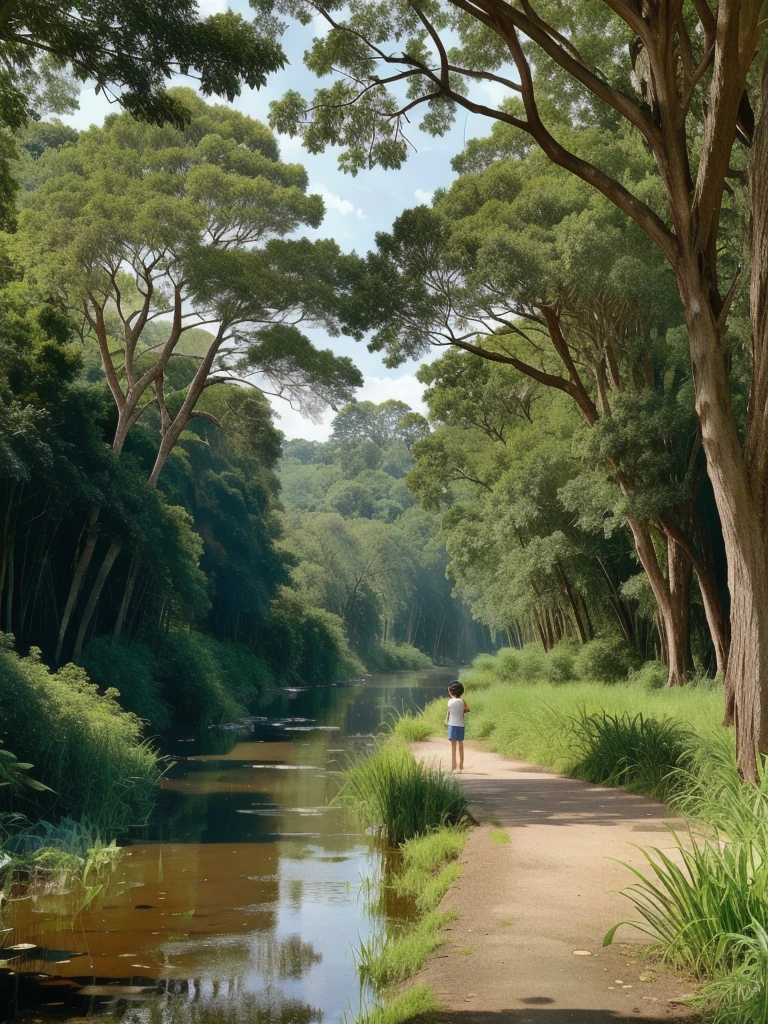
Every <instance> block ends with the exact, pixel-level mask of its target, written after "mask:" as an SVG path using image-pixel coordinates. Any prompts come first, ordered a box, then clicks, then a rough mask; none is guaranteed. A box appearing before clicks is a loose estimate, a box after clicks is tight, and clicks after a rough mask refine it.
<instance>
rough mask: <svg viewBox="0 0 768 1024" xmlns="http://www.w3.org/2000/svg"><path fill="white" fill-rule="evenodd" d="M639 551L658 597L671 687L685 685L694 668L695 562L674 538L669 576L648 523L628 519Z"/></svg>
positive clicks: (669, 552)
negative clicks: (692, 612) (692, 605)
mask: <svg viewBox="0 0 768 1024" xmlns="http://www.w3.org/2000/svg"><path fill="white" fill-rule="evenodd" d="M627 523H628V524H629V527H630V529H631V530H632V536H633V538H634V541H635V551H636V552H637V557H638V558H639V560H640V564H641V565H642V567H643V569H645V572H646V575H647V576H648V582H649V583H650V585H651V589H652V590H653V596H654V597H655V598H656V607H657V609H658V615H657V627H658V630H659V636H660V637H661V644H662V651H663V652H664V653H665V654H666V662H665V663H666V666H667V686H682V685H683V684H684V683H685V681H686V678H687V677H688V674H689V672H690V671H691V669H692V667H693V658H692V657H691V636H690V594H691V576H692V572H693V569H692V566H691V561H690V559H689V558H688V556H687V554H686V553H685V552H684V551H683V549H682V548H681V547H680V546H679V545H678V544H677V543H676V542H675V541H674V540H673V539H672V538H671V537H666V538H665V539H666V542H667V576H666V577H665V576H664V573H663V572H662V570H661V566H660V565H659V560H658V557H657V555H656V549H655V548H654V546H653V539H652V537H651V534H650V531H649V530H648V528H647V527H646V526H644V525H643V524H642V523H640V522H639V521H638V520H636V519H631V518H628V519H627Z"/></svg>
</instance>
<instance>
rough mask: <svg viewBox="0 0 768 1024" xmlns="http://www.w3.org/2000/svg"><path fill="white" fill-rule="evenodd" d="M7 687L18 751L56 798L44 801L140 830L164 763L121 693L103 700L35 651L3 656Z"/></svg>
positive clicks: (0, 712)
mask: <svg viewBox="0 0 768 1024" xmlns="http://www.w3.org/2000/svg"><path fill="white" fill-rule="evenodd" d="M0 682H1V684H2V685H0V720H2V722H3V725H4V728H6V729H7V730H8V733H7V735H8V736H12V737H13V745H14V749H15V752H16V754H17V755H18V756H19V757H21V758H24V759H25V760H29V761H32V762H33V763H34V765H35V772H36V774H37V776H38V777H39V779H40V781H41V782H42V783H43V784H44V785H46V786H48V787H50V789H51V791H52V792H51V793H50V794H44V793H40V794H39V796H38V802H39V803H40V804H41V805H42V806H43V807H47V808H49V809H55V810H56V812H57V813H59V814H76V815H82V816H84V817H86V818H87V819H88V820H89V821H90V822H92V823H93V825H94V826H96V827H99V828H101V829H102V830H103V831H114V830H122V829H124V828H125V827H127V826H128V825H131V824H138V823H139V822H140V821H141V820H142V818H143V817H144V816H145V815H146V813H147V811H148V809H149V807H150V805H151V800H152V791H153V787H154V785H155V782H156V781H157V778H158V775H159V773H160V762H159V760H158V756H157V754H156V752H155V751H154V750H153V749H152V748H151V747H150V746H149V745H148V744H147V743H145V742H143V741H142V738H141V725H140V722H139V720H138V719H137V718H136V717H135V716H134V715H132V714H130V713H128V712H125V711H123V710H122V709H121V708H120V706H119V705H118V704H117V702H116V699H115V695H114V692H113V691H107V692H106V693H105V694H104V695H100V694H99V693H98V691H97V689H96V687H95V685H93V684H92V683H91V682H89V680H88V677H87V676H86V674H85V672H84V671H83V669H81V668H77V667H75V666H74V665H67V666H65V667H64V668H62V669H61V670H60V671H59V672H56V673H51V672H50V671H49V670H48V669H47V668H46V667H45V665H43V664H42V662H41V661H40V658H39V652H36V651H35V650H33V651H32V652H31V653H30V656H29V657H27V658H19V657H18V656H17V655H15V654H14V653H12V651H10V650H7V649H3V650H0ZM2 793H3V791H2V790H0V799H3V797H2Z"/></svg>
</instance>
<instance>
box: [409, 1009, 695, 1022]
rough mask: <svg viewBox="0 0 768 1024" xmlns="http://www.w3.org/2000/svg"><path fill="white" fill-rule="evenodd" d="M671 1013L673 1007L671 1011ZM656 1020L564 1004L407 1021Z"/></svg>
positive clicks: (677, 1018) (681, 1018)
mask: <svg viewBox="0 0 768 1024" xmlns="http://www.w3.org/2000/svg"><path fill="white" fill-rule="evenodd" d="M673 1013H674V1011H673ZM668 1019H669V1021H670V1024H671V1022H672V1021H674V1024H694V1022H695V1021H697V1020H698V1017H696V1016H694V1015H690V1014H686V1013H685V1011H684V1010H683V1011H682V1013H681V1014H680V1013H674V1016H670V1017H669V1018H668ZM630 1022H632V1024H659V1018H658V1017H646V1016H644V1015H643V1014H642V1013H635V1012H632V1011H631V1010H628V1011H627V1012H626V1013H616V1012H614V1011H612V1010H572V1009H568V1008H567V1007H563V1008H562V1009H553V1008H551V1007H542V1006H526V1007H522V1008H521V1009H517V1010H498V1011H495V1012H493V1011H490V1010H438V1011H436V1012H435V1013H429V1014H420V1015H419V1016H418V1017H413V1018H411V1021H409V1022H408V1024H630Z"/></svg>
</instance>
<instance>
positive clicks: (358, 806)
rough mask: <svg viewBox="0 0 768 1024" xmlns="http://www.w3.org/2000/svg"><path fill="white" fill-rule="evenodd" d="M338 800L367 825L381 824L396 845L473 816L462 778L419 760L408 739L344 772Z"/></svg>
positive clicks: (392, 743)
mask: <svg viewBox="0 0 768 1024" xmlns="http://www.w3.org/2000/svg"><path fill="white" fill-rule="evenodd" d="M343 778H344V783H343V785H342V787H341V789H340V791H339V793H338V795H337V796H336V798H335V799H336V801H337V802H339V803H342V804H344V805H345V806H348V807H351V808H352V809H353V810H354V811H355V812H357V813H358V814H359V816H360V817H361V818H362V820H363V821H364V822H365V824H366V825H369V826H379V827H381V828H382V829H383V830H384V832H385V833H386V837H387V841H388V843H389V844H390V846H400V845H401V844H402V843H404V842H405V841H406V840H407V839H412V838H413V837H414V836H418V835H424V834H425V833H427V832H430V831H432V830H434V829H436V828H440V827H442V826H445V825H458V824H459V823H460V822H462V821H464V820H465V818H466V815H467V798H466V797H465V796H464V794H463V793H462V791H461V790H460V789H459V786H458V785H457V783H456V780H455V779H454V778H453V777H452V776H450V775H446V774H445V772H443V771H442V769H440V768H438V767H435V766H434V765H427V764H424V763H423V762H422V761H417V760H416V758H415V757H414V756H413V754H412V753H411V752H410V750H409V749H408V747H407V746H406V744H405V743H403V742H402V740H400V739H399V738H397V737H391V738H390V739H388V740H387V741H386V742H384V743H381V744H380V745H379V746H378V747H377V748H376V749H375V750H374V751H373V752H372V753H370V754H367V755H365V756H363V757H361V758H359V759H358V760H357V761H354V762H353V763H352V764H351V765H350V766H349V768H347V769H346V771H345V772H343Z"/></svg>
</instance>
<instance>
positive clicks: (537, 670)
mask: <svg viewBox="0 0 768 1024" xmlns="http://www.w3.org/2000/svg"><path fill="white" fill-rule="evenodd" d="M518 663H519V665H520V679H521V680H522V681H523V682H525V683H528V682H534V681H535V680H537V679H543V678H544V677H545V675H546V671H547V667H546V666H547V655H546V652H545V651H544V648H543V647H542V646H541V644H526V645H525V647H523V648H522V650H520V651H518Z"/></svg>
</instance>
